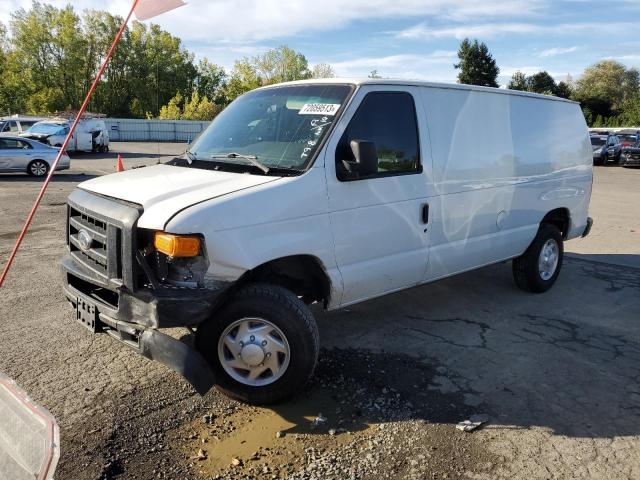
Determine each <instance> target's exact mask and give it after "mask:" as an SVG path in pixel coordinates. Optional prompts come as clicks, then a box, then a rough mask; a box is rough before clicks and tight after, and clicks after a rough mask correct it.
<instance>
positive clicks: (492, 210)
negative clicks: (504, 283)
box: [421, 88, 592, 280]
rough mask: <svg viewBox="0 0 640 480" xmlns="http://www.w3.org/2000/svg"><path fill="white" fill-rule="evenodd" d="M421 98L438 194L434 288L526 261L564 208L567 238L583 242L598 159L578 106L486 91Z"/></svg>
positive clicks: (445, 91)
mask: <svg viewBox="0 0 640 480" xmlns="http://www.w3.org/2000/svg"><path fill="white" fill-rule="evenodd" d="M421 91H422V98H423V101H424V108H425V110H426V111H427V119H428V122H429V127H430V132H431V148H432V151H433V157H434V164H433V171H434V174H433V178H434V187H435V190H436V193H437V200H436V202H435V203H436V204H437V208H434V209H433V210H434V216H433V219H432V220H433V223H432V225H431V228H432V238H431V246H430V262H429V266H428V269H427V276H426V280H433V279H437V278H441V277H444V276H448V275H453V274H455V273H459V272H462V271H465V270H469V269H471V268H476V267H478V266H482V265H487V264H490V263H494V262H497V261H501V260H505V259H509V258H513V257H514V256H518V255H520V254H522V253H523V252H524V250H525V249H526V248H527V247H528V246H529V244H530V243H531V241H532V239H533V237H534V236H535V234H536V232H537V230H538V226H539V224H540V221H541V220H542V218H543V217H544V216H545V215H546V214H547V213H548V212H550V211H552V210H554V209H556V208H567V209H569V211H570V212H571V221H572V225H571V231H570V232H569V234H568V235H567V238H575V237H576V236H579V235H580V234H582V232H583V231H584V229H585V227H586V225H587V213H588V212H587V210H588V205H589V199H590V195H591V179H592V166H591V165H592V159H591V158H590V156H589V155H590V153H589V151H590V147H589V139H588V134H587V129H586V123H585V121H584V117H583V116H582V112H581V110H580V108H579V106H578V105H577V104H573V103H568V102H561V101H554V100H551V99H549V100H547V99H541V98H531V97H528V96H520V95H504V94H501V93H492V92H487V91H477V90H461V89H449V88H422V89H421ZM434 206H435V205H434Z"/></svg>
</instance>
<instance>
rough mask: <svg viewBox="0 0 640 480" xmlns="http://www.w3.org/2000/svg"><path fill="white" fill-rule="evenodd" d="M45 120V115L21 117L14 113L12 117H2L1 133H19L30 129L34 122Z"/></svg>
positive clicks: (0, 119) (0, 122) (0, 121)
mask: <svg viewBox="0 0 640 480" xmlns="http://www.w3.org/2000/svg"><path fill="white" fill-rule="evenodd" d="M42 120H45V119H44V118H43V117H21V116H18V115H14V116H12V117H1V118H0V133H8V134H14V135H18V134H20V133H22V132H26V131H27V130H29V129H30V128H31V127H32V126H33V125H34V124H36V123H38V122H41V121H42Z"/></svg>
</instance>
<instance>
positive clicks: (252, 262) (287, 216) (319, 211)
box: [143, 166, 342, 307]
mask: <svg viewBox="0 0 640 480" xmlns="http://www.w3.org/2000/svg"><path fill="white" fill-rule="evenodd" d="M228 175H235V176H238V177H245V176H248V177H250V178H260V179H273V177H256V176H255V175H244V174H228ZM327 204H328V201H327V191H326V182H325V174H324V169H323V168H321V167H319V166H316V167H314V168H311V169H309V171H308V172H307V173H305V174H304V175H301V176H299V177H288V178H281V179H279V180H277V181H273V182H265V183H263V184H262V185H256V186H254V187H253V188H249V189H247V190H238V191H236V192H234V193H231V194H229V195H224V196H220V197H218V198H214V199H212V200H209V201H206V202H202V203H200V204H197V205H194V206H193V207H191V208H188V209H186V210H183V211H181V212H179V213H178V214H177V215H176V216H175V217H173V218H172V219H171V220H170V221H169V223H168V224H167V226H166V229H165V230H166V231H167V232H171V233H178V234H180V233H185V234H186V233H194V232H198V233H202V234H203V236H204V238H205V241H206V246H207V253H208V257H209V261H210V263H211V266H210V268H209V271H210V273H211V274H212V276H213V277H214V278H215V279H216V280H224V281H233V280H237V279H238V278H239V277H240V276H241V275H242V274H244V273H245V272H246V271H248V270H252V269H254V268H256V267H258V266H260V265H263V264H265V263H267V262H269V261H271V260H276V259H279V258H284V257H289V256H293V255H309V256H311V257H313V258H314V259H316V260H317V261H318V262H319V263H320V265H321V266H322V268H323V269H324V271H325V272H326V273H327V275H328V277H329V280H330V284H331V303H332V305H334V307H337V306H338V305H340V303H341V296H342V277H341V275H340V272H339V271H338V269H337V265H336V259H335V253H334V240H333V235H332V232H331V225H330V222H329V215H328V206H327ZM145 215H146V214H145ZM143 218H144V217H143Z"/></svg>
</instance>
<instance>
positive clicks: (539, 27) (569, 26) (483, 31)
mask: <svg viewBox="0 0 640 480" xmlns="http://www.w3.org/2000/svg"><path fill="white" fill-rule="evenodd" d="M633 27H634V24H633V23H631V22H618V23H608V24H607V28H608V29H609V30H611V31H624V30H625V29H629V28H633ZM599 28H602V26H601V25H600V24H597V23H563V24H557V25H549V24H538V23H474V24H455V25H450V26H444V27H440V26H438V27H432V26H430V25H429V24H427V23H420V24H418V25H414V26H412V27H409V28H406V29H404V30H399V31H396V32H392V33H393V34H394V36H395V37H396V38H399V39H405V40H429V39H439V38H457V39H458V40H461V39H463V38H494V37H498V36H502V35H505V34H527V35H532V34H546V35H549V34H551V35H566V34H575V33H582V32H592V31H596V30H597V29H599Z"/></svg>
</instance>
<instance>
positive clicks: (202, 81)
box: [196, 58, 227, 104]
mask: <svg viewBox="0 0 640 480" xmlns="http://www.w3.org/2000/svg"><path fill="white" fill-rule="evenodd" d="M226 82H227V73H226V72H225V70H224V67H222V66H220V65H216V64H215V63H210V62H209V60H208V59H206V58H204V59H202V60H200V63H198V74H197V77H196V91H197V92H198V94H199V95H200V96H201V97H207V98H209V99H211V100H213V101H214V102H215V103H219V104H224V103H226V102H225V96H224V88H225V86H226Z"/></svg>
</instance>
